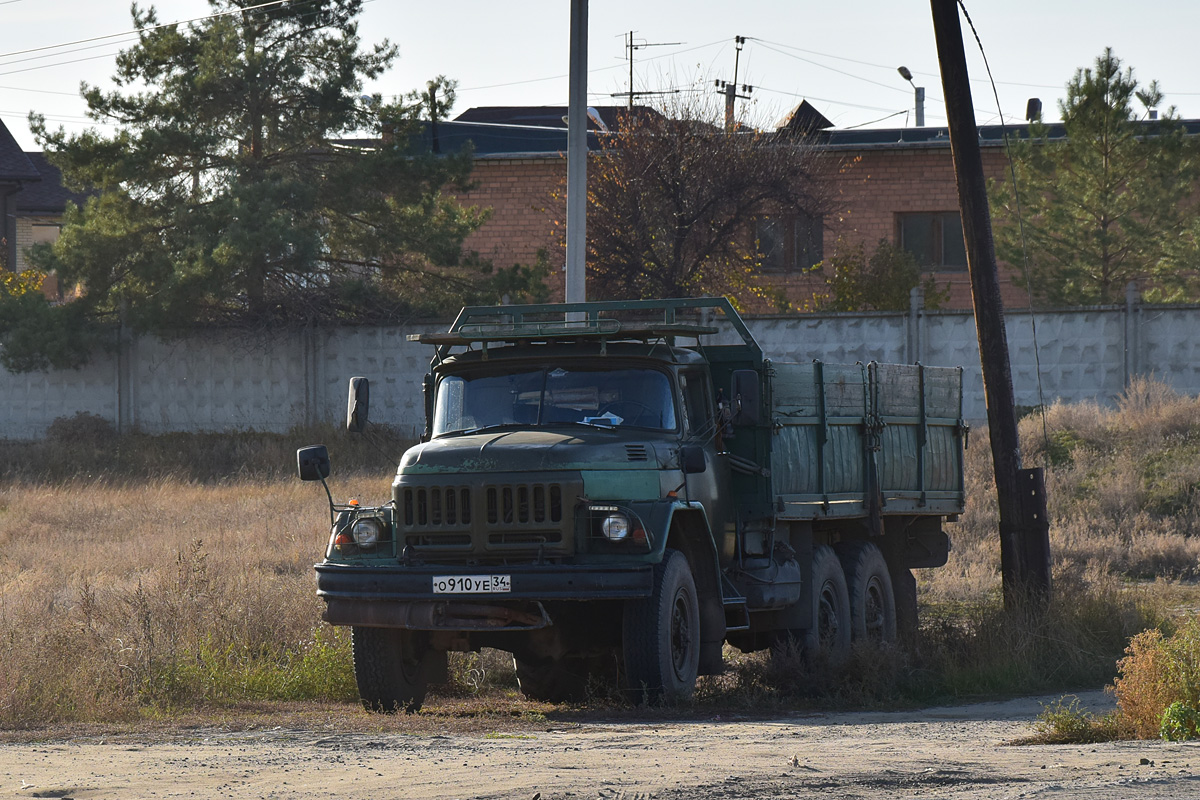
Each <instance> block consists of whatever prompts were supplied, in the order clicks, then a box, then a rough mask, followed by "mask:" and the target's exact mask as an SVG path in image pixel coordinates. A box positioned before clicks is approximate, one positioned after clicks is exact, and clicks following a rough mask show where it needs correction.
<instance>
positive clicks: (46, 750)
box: [0, 693, 1200, 800]
mask: <svg viewBox="0 0 1200 800" xmlns="http://www.w3.org/2000/svg"><path fill="white" fill-rule="evenodd" d="M1081 699H1082V701H1083V704H1084V705H1085V706H1088V707H1091V708H1103V707H1104V706H1105V705H1106V700H1105V698H1104V697H1103V695H1100V694H1098V693H1097V694H1087V695H1081ZM1049 701H1050V698H1028V699H1021V700H1013V701H1007V702H1002V703H988V704H976V705H965V706H956V707H950V708H934V709H926V710H921V711H905V712H892V713H884V712H878V713H837V714H803V715H789V716H784V717H775V718H770V719H754V718H749V717H746V718H741V717H729V716H724V717H723V718H711V719H703V720H699V721H678V720H675V721H671V720H664V719H663V718H661V717H656V718H655V719H654V721H653V722H645V721H640V722H639V721H621V722H598V723H586V724H583V725H580V726H572V727H570V728H563V727H559V728H557V729H556V728H555V726H554V723H553V722H550V723H547V725H546V727H545V728H544V729H541V730H537V731H533V732H523V733H498V734H491V735H488V736H485V735H482V734H478V735H450V736H444V735H432V736H431V735H412V734H400V733H395V734H393V733H388V734H362V733H335V734H330V733H327V732H313V731H305V730H294V729H276V730H272V731H267V732H263V731H256V732H253V733H228V732H221V731H219V730H204V729H201V730H198V731H192V732H187V733H179V732H176V733H174V734H171V735H162V734H155V735H147V736H146V737H144V738H143V739H137V738H134V739H130V738H129V737H123V738H122V739H121V740H120V741H119V742H116V743H113V742H105V741H101V740H97V739H85V740H69V741H55V742H47V743H38V744H32V745H31V744H5V745H0V798H5V797H43V798H47V797H49V798H167V797H187V798H317V797H322V798H324V797H338V798H371V799H372V800H378V799H379V798H391V797H395V798H521V799H523V800H534V799H535V798H537V799H538V800H552V798H603V799H604V800H649V798H671V799H672V800H675V799H676V798H678V799H679V800H683V798H696V799H697V800H710V799H714V800H715V799H716V798H809V797H822V798H851V799H853V798H871V800H879V799H880V798H939V797H954V798H971V799H978V800H984V799H986V800H997V799H998V798H1020V797H1028V798H1053V799H1054V800H1083V799H1084V798H1087V799H1088V800H1091V798H1097V800H1098V799H1099V798H1106V800H1107V799H1109V798H1114V799H1117V800H1119V798H1141V797H1146V798H1150V797H1153V798H1169V799H1170V800H1176V799H1180V800H1181V799H1182V798H1200V744H1168V743H1163V742H1120V743H1112V744H1100V745H1081V746H1074V745H1072V746H1035V747H1027V746H1023V747H1014V746H1009V745H1006V744H1005V742H1008V741H1011V740H1013V739H1015V738H1019V737H1022V736H1026V735H1028V734H1029V733H1030V732H1031V728H1030V725H1031V723H1032V722H1033V720H1034V719H1035V718H1036V717H1037V715H1038V713H1039V712H1040V710H1041V704H1040V703H1041V702H1049Z"/></svg>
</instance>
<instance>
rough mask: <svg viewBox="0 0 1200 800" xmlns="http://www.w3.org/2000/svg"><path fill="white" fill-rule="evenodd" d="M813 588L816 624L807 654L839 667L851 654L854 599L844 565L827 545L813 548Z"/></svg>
mask: <svg viewBox="0 0 1200 800" xmlns="http://www.w3.org/2000/svg"><path fill="white" fill-rule="evenodd" d="M812 587H813V589H812V590H813V616H814V617H815V619H814V622H815V623H816V624H815V625H813V627H811V628H809V629H808V632H807V634H806V636H805V637H804V655H805V657H806V658H807V659H809V660H810V661H812V660H813V659H815V658H816V659H823V660H824V661H826V662H827V663H829V664H832V665H836V664H839V663H841V662H842V661H844V660H845V659H846V656H847V655H849V653H850V627H851V613H850V597H849V595H848V594H847V590H846V575H845V573H844V572H843V571H842V563H841V561H839V560H838V557H837V554H836V553H834V552H833V548H831V547H829V546H827V545H821V546H819V547H817V548H815V549H813V560H812Z"/></svg>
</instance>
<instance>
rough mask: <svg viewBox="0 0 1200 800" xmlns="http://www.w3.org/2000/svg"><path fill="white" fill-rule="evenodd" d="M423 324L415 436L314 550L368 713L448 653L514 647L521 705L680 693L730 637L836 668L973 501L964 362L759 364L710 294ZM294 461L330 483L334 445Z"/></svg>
mask: <svg viewBox="0 0 1200 800" xmlns="http://www.w3.org/2000/svg"><path fill="white" fill-rule="evenodd" d="M720 315H723V317H724V320H725V323H726V325H725V326H724V330H723V329H722V327H720V326H718V325H716V324H714V320H715V319H716V318H717V317H718V316H720ZM415 338H417V339H418V340H419V341H421V342H423V343H425V344H429V345H432V346H433V348H434V354H433V358H432V362H431V364H430V370H429V374H428V375H427V376H426V378H425V380H424V403H425V420H426V421H425V431H424V435H423V436H422V438H421V443H419V444H417V445H415V446H414V447H412V448H411V449H409V450H408V451H407V452H406V453H405V454H404V456H403V458H402V459H401V461H400V464H399V468H398V469H397V472H396V478H395V481H394V483H393V484H392V497H391V500H390V501H388V502H387V503H384V504H383V505H379V506H373V507H367V506H365V505H356V504H336V503H334V501H333V499H332V495H330V517H331V521H332V530H331V533H330V537H329V544H328V548H327V550H326V552H325V558H324V560H323V561H321V562H320V563H319V564H317V565H316V572H317V589H318V594H319V595H320V596H321V597H322V598H323V599H324V601H325V604H326V606H325V613H324V619H325V620H326V621H328V622H330V623H332V624H334V625H347V626H351V628H352V640H353V653H354V669H355V677H356V679H357V682H358V688H359V693H360V695H361V697H362V701H363V703H364V705H365V706H366V707H368V708H370V709H375V710H379V711H395V710H398V709H407V710H413V709H416V708H418V707H419V706H420V704H421V702H422V700H423V698H424V696H425V692H426V687H427V685H428V684H430V683H437V682H439V681H441V680H444V679H445V672H446V654H447V652H449V651H476V650H478V649H480V648H482V647H491V648H497V649H500V650H504V651H507V652H510V653H512V655H513V659H514V663H515V666H516V673H517V678H518V681H519V683H520V687H521V691H522V692H523V693H524V694H525V695H526V696H528V697H530V698H534V699H539V700H548V701H571V700H579V699H582V698H584V697H586V695H587V693H588V691H590V690H591V688H592V687H594V686H595V685H596V684H595V682H596V681H602V682H605V683H610V682H611V681H614V680H615V681H619V683H620V685H621V686H622V688H623V690H624V691H625V692H626V693H627V694H628V696H629V697H630V698H631V699H632V700H634V701H635V702H650V703H656V702H675V701H679V700H682V699H686V698H687V697H688V696H689V695H690V694H691V693H692V691H693V689H694V687H695V684H696V679H697V676H698V675H709V674H716V673H720V672H721V671H722V669H723V657H722V649H723V646H724V644H725V643H726V642H728V643H729V644H731V645H732V646H734V647H736V648H738V649H740V650H742V651H745V652H749V651H755V650H760V649H766V648H771V649H772V652H773V653H783V652H788V651H800V652H802V653H803V654H804V655H805V656H806V657H808V658H812V659H820V660H824V661H825V662H832V663H836V661H837V660H838V659H839V658H841V657H843V656H844V655H845V654H846V652H847V651H848V648H849V647H850V644H851V641H852V640H854V639H875V640H879V641H890V640H893V639H895V638H896V637H897V635H898V630H899V631H901V632H903V631H904V630H905V629H906V628H911V627H913V626H915V624H916V583H915V580H914V577H913V574H912V569H914V568H920V567H937V566H941V565H943V564H944V563H945V562H946V558H947V553H948V551H949V547H950V544H949V540H948V537H947V536H946V534H945V533H944V532H943V530H942V524H943V521H946V520H951V521H952V520H953V519H954V518H955V516H956V515H957V514H959V513H961V511H962V509H963V467H962V450H963V446H964V442H965V438H966V435H967V426H966V424H965V423H964V420H963V418H962V371H961V370H960V369H957V368H953V369H952V368H943V367H925V366H920V365H894V364H879V363H874V362H872V363H869V364H853V365H841V364H827V363H822V362H820V361H810V362H807V363H784V362H780V361H772V360H769V359H767V358H765V357H764V355H763V352H762V349H761V348H760V347H759V345H758V343H757V342H756V341H755V339H754V336H753V335H752V334H751V332H750V330H749V329H748V328H747V327H746V325H745V323H744V321H743V320H742V319H741V317H740V316H739V315H738V314H737V312H736V311H735V310H734V308H733V307H732V306H731V305H730V303H729V302H728V301H727V300H725V299H723V298H703V299H680V300H655V301H631V302H594V303H574V304H553V305H532V306H498V307H479V308H466V309H464V310H463V311H462V312H461V313H460V314H459V316H458V318H457V319H456V320H455V321H454V323H453V324H452V325H451V327H450V329H449V331H448V332H446V333H436V334H425V335H420V336H419V337H415ZM368 391H369V387H368V384H367V381H366V379H363V378H353V379H351V381H350V398H349V406H348V413H347V426H348V428H349V429H350V430H352V431H361V430H362V429H363V428H364V427H365V426H366V424H367V414H368V404H369V398H368ZM297 459H298V467H299V472H300V477H301V478H303V479H305V480H320V481H321V482H322V484H324V483H325V478H326V477H328V475H329V471H330V467H329V456H328V452H327V450H326V448H325V447H324V446H321V445H316V446H312V447H307V448H303V449H301V450H300V451H298V454H297ZM326 492H327V493H328V492H329V489H328V486H326Z"/></svg>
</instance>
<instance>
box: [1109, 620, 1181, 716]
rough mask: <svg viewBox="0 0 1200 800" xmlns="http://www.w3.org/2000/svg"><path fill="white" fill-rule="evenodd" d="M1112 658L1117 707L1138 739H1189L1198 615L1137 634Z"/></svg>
mask: <svg viewBox="0 0 1200 800" xmlns="http://www.w3.org/2000/svg"><path fill="white" fill-rule="evenodd" d="M1125 653H1126V655H1125V657H1124V658H1122V659H1121V660H1120V661H1119V662H1118V663H1117V670H1118V672H1119V673H1120V674H1119V676H1118V677H1117V678H1116V680H1115V681H1114V682H1113V683H1114V691H1115V693H1116V696H1117V708H1118V709H1119V710H1120V712H1121V715H1122V716H1123V717H1124V718H1125V720H1126V721H1127V722H1128V724H1129V726H1130V727H1131V729H1132V730H1133V732H1134V734H1135V735H1136V736H1137V737H1138V738H1142V739H1151V738H1154V737H1157V736H1163V737H1164V738H1193V737H1195V736H1196V734H1197V729H1196V721H1197V715H1198V714H1200V620H1198V619H1196V618H1194V617H1193V618H1192V619H1190V620H1188V622H1187V623H1185V624H1184V625H1183V626H1182V627H1181V628H1179V630H1178V631H1176V632H1175V633H1174V634H1172V635H1170V636H1164V635H1163V633H1162V631H1160V630H1157V629H1152V630H1147V631H1144V632H1142V633H1139V634H1138V635H1137V636H1135V637H1133V639H1132V640H1131V641H1130V643H1129V647H1128V648H1127V649H1126V650H1125Z"/></svg>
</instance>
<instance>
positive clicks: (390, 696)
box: [350, 626, 430, 714]
mask: <svg viewBox="0 0 1200 800" xmlns="http://www.w3.org/2000/svg"><path fill="white" fill-rule="evenodd" d="M350 643H351V649H352V651H353V653H354V679H355V681H356V682H357V683H358V696H359V697H360V698H361V699H362V704H363V707H364V708H366V709H367V710H368V711H376V712H380V713H383V714H394V713H396V712H397V711H400V710H404V711H406V712H408V713H412V712H414V711H416V710H418V709H419V708H420V707H421V703H423V702H424V701H425V689H426V686H427V684H428V669H427V665H426V662H427V661H428V657H429V655H430V650H429V645H428V644H427V643H426V641H425V634H423V633H421V632H420V631H409V630H402V629H400V628H365V627H359V626H355V627H353V628H351V629H350Z"/></svg>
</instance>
